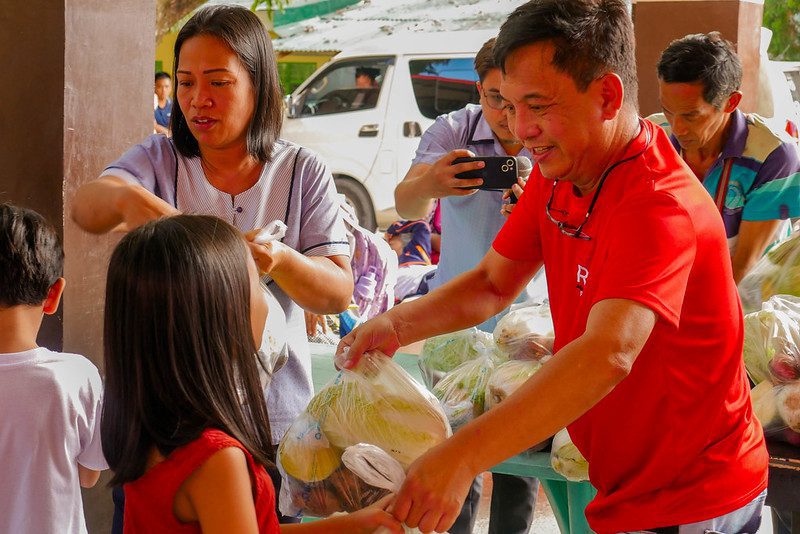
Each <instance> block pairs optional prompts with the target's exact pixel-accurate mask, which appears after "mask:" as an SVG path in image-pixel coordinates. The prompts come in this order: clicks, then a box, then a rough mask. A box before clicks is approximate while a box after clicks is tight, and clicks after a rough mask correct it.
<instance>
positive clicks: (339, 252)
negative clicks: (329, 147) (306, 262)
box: [297, 150, 350, 256]
mask: <svg viewBox="0 0 800 534" xmlns="http://www.w3.org/2000/svg"><path fill="white" fill-rule="evenodd" d="M297 172H298V173H299V175H300V176H301V179H302V182H301V188H302V215H301V219H300V220H301V225H302V226H301V228H300V240H299V244H298V251H299V252H300V253H302V254H305V255H306V256H350V244H349V242H348V240H347V233H346V230H345V227H344V221H343V219H342V213H341V210H340V208H339V198H338V196H337V193H336V186H335V185H334V183H333V177H332V176H331V173H330V171H328V169H327V168H326V167H325V165H324V164H323V163H322V162H321V161H320V160H319V159H318V158H317V157H316V156H315V155H314V154H312V153H311V152H309V151H307V150H301V152H300V157H299V158H298V162H297Z"/></svg>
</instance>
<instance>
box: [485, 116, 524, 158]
mask: <svg viewBox="0 0 800 534" xmlns="http://www.w3.org/2000/svg"><path fill="white" fill-rule="evenodd" d="M473 141H477V142H479V143H480V142H487V141H491V142H493V143H494V151H495V154H498V155H501V154H505V153H506V151H505V149H503V145H501V144H500V141H499V140H498V139H497V136H495V135H494V132H493V131H492V128H491V126H489V123H488V122H486V119H485V118H484V117H483V114H481V120H479V121H478V125H477V126H475V132H474V133H473V134H472V139H470V143H472V142H473ZM517 156H525V157H527V158H528V159H531V153H530V151H529V150H528V149H527V148H525V147H524V146H523V147H522V150H520V152H519V154H517Z"/></svg>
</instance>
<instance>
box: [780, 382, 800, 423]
mask: <svg viewBox="0 0 800 534" xmlns="http://www.w3.org/2000/svg"><path fill="white" fill-rule="evenodd" d="M776 389H777V390H778V394H777V395H776V401H777V405H778V415H780V417H781V420H783V422H784V424H785V425H786V426H787V427H789V428H790V429H791V430H792V431H794V432H800V382H797V381H795V382H792V383H790V384H783V385H780V386H777V387H776Z"/></svg>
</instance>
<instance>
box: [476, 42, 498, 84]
mask: <svg viewBox="0 0 800 534" xmlns="http://www.w3.org/2000/svg"><path fill="white" fill-rule="evenodd" d="M495 40H496V38H495V37H492V38H491V39H489V40H488V41H486V42H485V43H483V46H482V47H481V49H480V50H478V53H477V54H475V72H477V73H478V79H479V80H480V81H481V82H483V80H484V79H486V75H487V74H489V71H491V70H492V69H496V68H497V63H495V62H494V42H495Z"/></svg>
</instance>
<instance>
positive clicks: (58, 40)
mask: <svg viewBox="0 0 800 534" xmlns="http://www.w3.org/2000/svg"><path fill="white" fill-rule="evenodd" d="M0 27H2V28H3V30H2V31H0V58H2V64H3V73H4V74H3V81H4V83H2V84H0V102H2V103H3V104H2V105H0V200H2V201H9V202H12V203H15V204H18V205H22V206H26V207H29V208H32V209H35V210H37V211H39V212H40V213H42V214H43V215H44V216H45V217H47V218H48V219H49V220H50V221H51V222H52V223H53V225H54V226H55V227H56V228H57V229H58V230H59V232H60V233H61V235H62V237H63V240H64V246H65V252H66V264H65V277H66V279H67V289H66V292H65V295H64V301H63V305H62V308H61V310H60V311H59V314H58V315H57V316H55V317H52V318H47V319H46V320H45V323H44V325H43V327H42V330H41V332H40V336H39V343H40V344H41V345H43V346H47V347H49V348H52V349H55V350H65V351H68V352H77V353H80V354H84V355H85V356H87V357H88V358H90V359H91V360H92V361H94V362H95V363H96V364H97V365H98V366H100V367H101V363H102V356H103V354H102V352H103V351H102V323H103V295H104V291H105V271H106V268H107V265H108V257H109V254H110V252H111V249H112V247H113V244H114V243H115V242H116V240H117V239H118V238H117V237H115V236H105V237H97V236H92V235H87V234H85V233H84V232H82V231H81V230H80V229H78V228H77V227H76V226H75V225H74V224H73V223H72V221H71V220H70V219H69V211H70V202H71V199H72V197H73V195H74V193H75V191H76V189H77V188H78V187H79V186H80V185H81V184H83V183H84V182H86V181H88V180H91V179H92V178H94V177H96V176H97V175H98V173H99V172H100V171H101V170H102V169H103V168H104V166H105V165H106V164H107V163H109V162H110V161H112V160H114V159H115V158H117V157H119V155H121V154H122V153H123V152H124V151H125V150H126V149H127V148H129V147H130V146H131V145H132V144H134V143H136V142H139V141H141V140H142V139H143V138H144V137H145V136H146V135H148V134H149V133H150V132H151V131H152V128H153V96H152V95H153V58H154V54H155V0H114V1H108V0H56V1H54V0H26V1H25V2H18V1H16V0H0ZM86 506H87V511H86V515H87V521H88V523H89V531H90V532H108V529H109V526H110V509H111V501H110V496H109V495H108V490H107V489H106V488H105V487H103V481H102V480H101V483H100V484H99V485H98V487H97V488H95V489H94V490H92V491H91V492H89V493H87V494H86Z"/></svg>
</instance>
